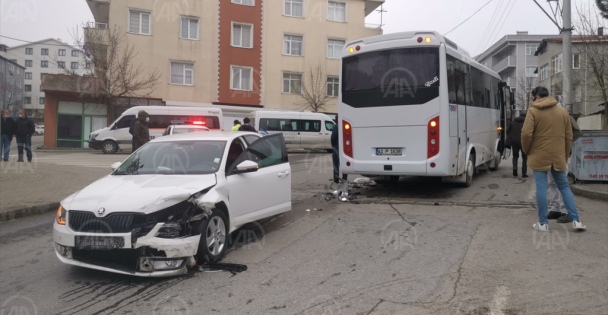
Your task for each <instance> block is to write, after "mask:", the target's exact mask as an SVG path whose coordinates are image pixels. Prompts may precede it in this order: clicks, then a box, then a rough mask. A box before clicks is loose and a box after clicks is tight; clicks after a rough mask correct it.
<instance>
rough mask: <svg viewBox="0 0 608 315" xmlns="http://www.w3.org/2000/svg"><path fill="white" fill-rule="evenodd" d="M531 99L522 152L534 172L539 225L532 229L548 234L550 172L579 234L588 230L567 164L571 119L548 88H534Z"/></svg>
mask: <svg viewBox="0 0 608 315" xmlns="http://www.w3.org/2000/svg"><path fill="white" fill-rule="evenodd" d="M532 95H533V99H534V101H533V102H532V105H531V107H530V109H529V110H528V114H527V115H526V120H525V121H524V127H523V128H522V131H521V144H522V149H523V151H524V153H526V154H527V155H528V163H529V165H530V168H531V169H532V170H534V181H535V183H536V203H537V207H538V222H537V223H534V225H533V226H532V227H533V228H534V229H536V230H539V231H542V232H547V231H549V224H548V223H549V221H548V219H547V184H548V183H547V173H549V172H551V174H552V175H553V178H554V179H555V183H556V184H557V187H558V189H559V191H560V193H561V195H562V198H563V199H564V204H565V206H566V210H567V211H568V214H569V215H570V217H571V218H572V226H573V227H574V229H576V230H585V229H587V227H586V226H585V225H584V224H582V223H581V222H580V219H579V217H578V212H577V211H576V202H575V201H574V195H573V194H572V191H571V190H570V185H569V183H568V178H567V176H568V174H567V173H566V161H567V160H568V156H569V155H570V150H571V148H572V126H571V123H570V117H569V115H568V112H567V111H566V110H565V109H563V108H561V107H559V106H556V105H557V100H555V98H553V97H549V91H548V90H547V89H546V88H545V87H542V86H538V87H536V88H534V91H533V93H532ZM534 95H535V96H534Z"/></svg>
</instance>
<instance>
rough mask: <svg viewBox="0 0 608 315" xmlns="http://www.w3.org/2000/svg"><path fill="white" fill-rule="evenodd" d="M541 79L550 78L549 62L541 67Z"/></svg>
mask: <svg viewBox="0 0 608 315" xmlns="http://www.w3.org/2000/svg"><path fill="white" fill-rule="evenodd" d="M539 72H540V80H541V81H543V80H547V79H548V78H549V64H547V63H546V64H544V65H542V66H541V67H540V71H539Z"/></svg>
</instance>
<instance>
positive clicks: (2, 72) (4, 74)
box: [0, 48, 25, 116]
mask: <svg viewBox="0 0 608 315" xmlns="http://www.w3.org/2000/svg"><path fill="white" fill-rule="evenodd" d="M0 49H1V48H0ZM24 73H25V67H23V66H21V65H19V64H18V63H17V62H15V61H14V60H9V59H6V58H5V57H2V56H0V109H3V110H4V109H8V110H9V111H10V113H11V115H12V116H16V115H17V111H18V110H19V109H20V108H21V106H22V105H23V86H24V79H23V78H24Z"/></svg>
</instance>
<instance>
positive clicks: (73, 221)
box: [68, 211, 145, 233]
mask: <svg viewBox="0 0 608 315" xmlns="http://www.w3.org/2000/svg"><path fill="white" fill-rule="evenodd" d="M68 213H69V215H68V224H69V226H70V228H71V229H72V230H74V231H78V232H94V233H126V232H131V230H132V229H133V226H134V224H138V223H140V222H142V221H143V220H145V215H143V214H137V213H111V214H109V215H107V216H106V217H103V218H98V217H96V216H95V214H94V213H93V212H90V211H70V212H68Z"/></svg>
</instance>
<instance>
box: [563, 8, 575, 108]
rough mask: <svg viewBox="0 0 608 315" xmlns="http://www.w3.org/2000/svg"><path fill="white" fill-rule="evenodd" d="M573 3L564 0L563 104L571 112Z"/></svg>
mask: <svg viewBox="0 0 608 315" xmlns="http://www.w3.org/2000/svg"><path fill="white" fill-rule="evenodd" d="M571 17H572V5H571V0H564V11H563V13H562V19H563V20H564V29H563V58H564V59H563V65H562V66H563V71H564V73H563V82H562V83H563V88H562V96H563V99H562V105H564V108H565V109H566V110H567V111H568V112H569V113H570V114H573V113H574V109H573V108H572V107H573V106H572V20H571Z"/></svg>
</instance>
